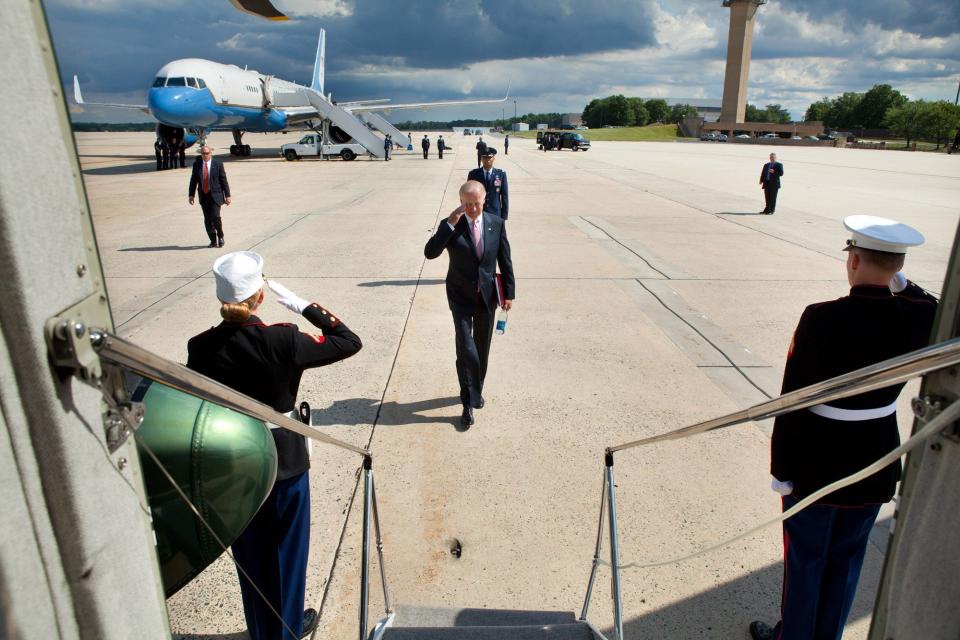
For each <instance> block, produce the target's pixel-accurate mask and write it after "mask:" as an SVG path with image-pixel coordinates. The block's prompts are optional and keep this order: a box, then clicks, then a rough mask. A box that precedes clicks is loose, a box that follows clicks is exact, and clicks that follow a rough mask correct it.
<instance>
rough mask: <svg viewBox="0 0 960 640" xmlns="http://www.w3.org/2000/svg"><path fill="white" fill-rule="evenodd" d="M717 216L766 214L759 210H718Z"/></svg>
mask: <svg viewBox="0 0 960 640" xmlns="http://www.w3.org/2000/svg"><path fill="white" fill-rule="evenodd" d="M717 215H718V216H765V215H767V214H765V213H760V212H759V211H718V212H717Z"/></svg>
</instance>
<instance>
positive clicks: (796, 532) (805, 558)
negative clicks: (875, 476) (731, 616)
mask: <svg viewBox="0 0 960 640" xmlns="http://www.w3.org/2000/svg"><path fill="white" fill-rule="evenodd" d="M797 502H798V500H797V499H796V498H794V497H792V496H784V497H783V510H784V511H786V510H787V509H789V508H790V507H792V506H793V505H795V504H797ZM879 511H880V505H878V504H873V505H865V506H862V507H841V506H836V507H834V506H825V505H819V504H814V505H811V506H809V507H807V508H806V509H804V510H803V511H801V512H800V513H798V514H797V515H795V516H793V517H791V518H789V519H787V520H786V521H785V522H784V523H783V556H784V562H783V600H782V602H781V605H780V616H781V619H780V622H779V623H778V624H777V627H776V629H774V634H773V637H774V638H776V639H777V640H840V637H841V636H842V635H843V625H844V624H845V623H846V621H847V615H849V613H850V605H851V604H853V596H854V595H855V594H856V592H857V581H858V580H859V579H860V568H861V567H862V566H863V556H864V554H865V553H866V550H867V540H868V539H869V536H870V529H871V528H872V527H873V523H874V521H875V520H876V519H877V513H878V512H879Z"/></svg>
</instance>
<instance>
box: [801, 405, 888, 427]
mask: <svg viewBox="0 0 960 640" xmlns="http://www.w3.org/2000/svg"><path fill="white" fill-rule="evenodd" d="M807 408H808V409H809V410H810V413H813V414H816V415H818V416H820V417H821V418H829V419H831V420H841V421H843V422H861V421H863V420H876V419H877V418H886V417H887V416H889V415H890V414H892V413H896V411H897V403H896V402H895V401H894V402H891V403H890V404H888V405H887V406H885V407H877V408H876V409H841V408H839V407H831V406H830V405H828V404H817V405H814V406H812V407H807Z"/></svg>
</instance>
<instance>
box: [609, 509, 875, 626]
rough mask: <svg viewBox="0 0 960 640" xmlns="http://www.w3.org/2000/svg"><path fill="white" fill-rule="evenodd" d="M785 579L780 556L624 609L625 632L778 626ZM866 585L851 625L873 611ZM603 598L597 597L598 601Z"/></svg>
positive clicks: (860, 589)
mask: <svg viewBox="0 0 960 640" xmlns="http://www.w3.org/2000/svg"><path fill="white" fill-rule="evenodd" d="M889 520H890V519H889V518H885V519H883V520H879V521H877V523H876V524H875V525H874V527H875V528H876V527H885V528H887V529H889V527H890V522H889ZM628 571H629V569H628ZM678 571H679V569H678ZM782 585H783V563H782V562H775V563H774V564H771V565H767V566H766V567H763V568H762V569H759V570H757V571H754V572H753V573H750V574H748V575H745V576H741V577H739V578H736V579H735V580H731V581H730V582H725V583H724V584H721V585H718V586H716V587H714V588H713V589H711V590H709V591H705V592H703V593H698V594H697V595H695V596H691V597H689V598H687V599H685V600H681V601H679V602H674V603H673V604H670V605H667V606H665V607H663V608H661V609H657V610H656V611H650V612H649V613H646V614H643V615H641V616H639V617H637V618H633V619H632V620H628V619H626V618H627V616H626V615H624V623H623V635H624V637H625V638H747V637H749V632H748V631H747V627H748V626H749V624H750V623H751V622H752V621H754V620H763V621H764V622H766V623H767V624H769V625H771V626H773V625H774V624H776V622H777V620H779V619H780V615H779V608H780V591H781V588H782ZM863 589H864V585H863V580H862V578H861V581H860V585H858V588H857V597H856V598H854V601H853V607H852V608H851V610H850V615H849V617H848V618H847V624H848V625H849V624H850V623H852V622H855V621H857V620H861V619H863V618H868V617H870V616H871V615H873V604H874V603H873V598H866V597H864V594H863ZM872 589H873V586H872V585H871V590H872ZM598 604H599V602H594V603H593V607H595V606H597V605H598ZM600 606H603V605H602V604H601V605H600ZM591 608H592V607H591ZM625 614H626V612H625ZM602 633H603V634H604V635H605V636H606V637H607V638H612V637H613V628H612V627H610V628H606V629H603V630H602ZM731 634H733V635H731Z"/></svg>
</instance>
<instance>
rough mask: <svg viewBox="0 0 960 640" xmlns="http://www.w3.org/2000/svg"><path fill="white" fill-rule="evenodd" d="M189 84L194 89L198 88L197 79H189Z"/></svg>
mask: <svg viewBox="0 0 960 640" xmlns="http://www.w3.org/2000/svg"><path fill="white" fill-rule="evenodd" d="M187 84H188V85H189V86H191V87H193V88H194V89H196V88H197V79H196V78H187Z"/></svg>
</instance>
